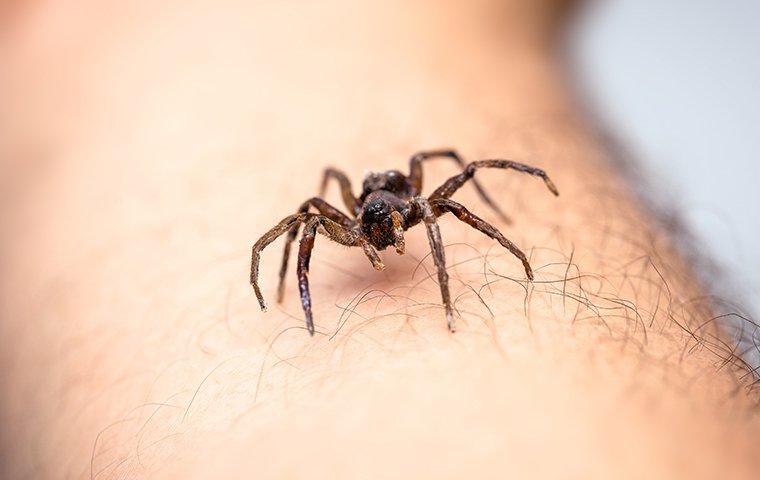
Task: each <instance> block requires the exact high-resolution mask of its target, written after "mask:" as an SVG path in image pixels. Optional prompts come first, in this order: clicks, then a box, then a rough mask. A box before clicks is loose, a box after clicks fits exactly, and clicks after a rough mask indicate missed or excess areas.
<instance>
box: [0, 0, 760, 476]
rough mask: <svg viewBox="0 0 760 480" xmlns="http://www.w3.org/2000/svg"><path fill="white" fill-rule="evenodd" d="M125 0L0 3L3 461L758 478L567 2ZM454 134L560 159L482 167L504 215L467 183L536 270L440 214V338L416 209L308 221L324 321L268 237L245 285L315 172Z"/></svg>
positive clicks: (510, 151) (470, 203) (463, 145)
mask: <svg viewBox="0 0 760 480" xmlns="http://www.w3.org/2000/svg"><path fill="white" fill-rule="evenodd" d="M82 3H83V4H84V3H86V2H82ZM252 3H253V4H252ZM115 5H117V4H114V5H108V4H107V2H97V3H93V4H87V5H82V6H81V8H78V9H77V8H72V7H71V5H69V4H67V5H66V6H64V5H62V4H58V3H55V2H50V3H39V4H34V5H32V6H29V7H24V6H18V7H15V8H13V9H11V11H9V12H8V14H7V15H6V16H5V18H6V20H5V24H4V28H5V29H6V33H7V34H6V35H5V36H4V37H3V39H2V40H0V42H2V53H3V55H4V58H5V61H4V63H5V65H6V67H9V68H7V71H8V72H9V74H8V75H3V76H2V80H0V82H2V83H0V88H1V89H2V90H0V95H1V96H2V98H3V101H2V102H0V109H2V111H0V113H1V115H0V119H1V120H0V121H2V122H3V125H2V129H0V130H2V131H3V132H4V135H5V136H4V137H2V138H1V140H2V143H0V162H2V164H0V168H2V171H3V173H2V175H0V182H2V184H0V185H1V188H2V191H3V195H4V197H3V202H2V205H1V206H0V212H1V213H2V216H3V237H2V250H0V252H1V254H2V258H1V259H0V260H1V262H0V264H1V265H2V267H0V268H2V278H1V279H0V292H2V293H1V295H2V297H1V298H0V300H1V301H0V308H1V309H2V310H0V315H1V318H2V321H0V338H1V339H2V350H0V362H1V363H0V366H1V367H2V372H3V374H2V377H0V382H2V383H0V388H1V389H2V392H3V394H2V395H3V396H2V400H1V402H0V415H1V417H0V420H1V421H2V425H3V429H2V433H1V434H0V435H1V436H0V442H1V443H0V448H1V450H0V452H1V453H2V458H1V459H0V460H1V461H0V477H2V478H75V479H78V478H99V479H103V478H148V477H150V478H160V479H175V478H177V479H178V478H183V479H187V478H192V479H194V478H197V479H207V478H304V477H306V476H309V477H311V478H505V477H507V478H511V477H515V478H525V477H528V476H529V477H532V478H558V477H561V478H715V477H726V476H727V477H733V478H756V474H757V468H758V463H760V462H758V460H757V455H756V453H757V438H760V423H759V422H758V418H757V415H756V413H755V412H756V406H755V405H756V397H755V394H754V392H753V391H752V390H750V389H748V388H746V386H747V385H748V384H750V383H751V378H748V377H747V376H746V375H745V371H744V370H742V366H741V364H740V362H739V361H738V360H737V359H735V358H734V357H732V356H731V349H732V346H733V345H732V344H731V342H730V341H728V340H726V339H725V338H724V337H721V334H720V332H719V331H718V330H717V326H716V322H711V321H710V319H711V318H713V317H714V316H715V315H717V313H719V312H715V311H714V310H713V309H711V307H710V305H709V304H708V303H707V300H706V290H705V289H704V288H703V287H702V286H700V285H699V283H698V282H697V281H696V280H695V275H694V274H693V272H691V271H690V270H689V268H688V266H687V265H685V263H684V262H683V261H682V260H681V257H680V255H679V253H678V252H677V251H676V250H674V249H673V248H672V247H671V246H670V242H669V240H668V238H667V236H666V235H665V234H664V233H663V232H662V231H660V229H659V227H658V225H657V224H656V223H655V222H654V221H653V219H652V217H651V215H650V214H649V213H648V212H646V211H645V210H644V209H643V208H642V207H641V206H640V204H639V203H638V201H637V200H636V199H635V198H634V196H633V195H632V194H631V193H630V190H629V188H628V186H627V185H626V184H625V182H624V181H623V180H622V179H621V178H620V175H619V174H618V172H617V171H616V169H615V168H614V167H612V166H611V165H612V164H611V163H609V159H610V158H611V157H614V153H610V152H607V151H605V150H604V149H603V148H602V147H601V145H600V143H599V142H598V141H597V137H596V136H595V135H594V133H593V130H592V129H591V128H590V126H589V125H588V124H587V123H586V122H585V121H584V119H583V117H582V116H581V115H580V113H579V112H580V109H579V108H578V106H577V104H576V103H575V101H574V97H573V95H572V93H571V91H570V90H569V89H568V88H566V86H565V80H564V78H565V77H564V76H563V74H562V72H561V70H559V69H558V67H557V63H556V59H555V57H554V56H553V54H552V53H551V52H552V50H551V48H550V46H551V45H552V43H551V40H550V38H551V35H550V33H551V32H554V31H555V30H554V29H556V28H557V21H556V18H557V16H558V15H559V13H557V12H559V11H561V10H562V8H561V7H560V6H558V5H555V3H554V2H551V1H546V2H525V3H520V2H516V1H506V2H491V1H488V0H483V1H480V2H461V3H456V2H432V1H431V2H426V1H421V2H412V3H410V2H398V3H396V2H374V1H367V2H361V3H359V4H357V3H356V2H343V1H339V0H335V1H330V2H322V3H320V4H317V3H313V4H312V3H309V4H302V3H300V2H298V3H297V2H272V3H271V4H270V3H264V4H255V2H235V1H231V2H228V3H226V4H224V5H220V4H219V2H207V3H204V2H200V3H197V4H194V5H193V6H192V7H189V6H187V5H186V4H183V3H181V2H177V3H173V2H169V3H165V4H163V5H161V6H156V5H152V4H151V5H145V6H124V5H122V4H121V3H119V4H118V6H115ZM8 8H10V7H8ZM82 11H84V12H88V13H86V14H85V13H82ZM11 119H12V121H10V120H11ZM444 147H455V148H457V149H458V151H459V152H460V153H461V154H462V155H463V156H464V157H465V159H466V160H468V161H469V160H479V159H481V158H509V159H512V160H515V161H520V162H523V163H527V164H530V165H534V166H536V167H539V168H542V169H544V170H546V171H547V173H549V174H550V176H551V178H552V180H554V183H555V184H556V185H557V188H558V189H559V191H560V192H561V196H560V197H558V198H555V197H553V196H552V195H548V194H547V193H546V191H545V190H544V186H543V185H542V183H541V182H540V181H537V180H536V179H534V178H530V177H527V176H521V175H520V174H517V173H510V172H504V171H488V172H487V173H478V180H479V181H480V182H481V183H482V184H483V186H484V188H485V189H486V190H487V191H488V192H489V194H490V195H491V196H492V198H494V200H495V201H497V202H498V203H499V205H500V207H501V208H502V209H503V210H504V212H505V213H506V214H507V215H508V216H509V217H510V218H511V219H512V224H511V225H508V224H506V223H504V222H503V221H502V220H501V219H500V218H499V217H498V216H497V215H494V214H493V213H492V212H491V211H490V210H489V209H488V207H487V206H486V205H484V204H483V203H482V202H481V201H480V200H479V198H478V195H477V194H476V192H475V190H474V189H473V188H472V186H470V187H464V188H462V190H461V192H457V193H456V195H455V196H454V197H453V199H454V200H456V201H457V202H459V203H462V204H464V205H466V206H467V207H468V208H469V209H470V210H472V211H473V212H474V213H476V214H478V215H479V216H481V217H483V218H484V219H486V220H488V221H490V222H491V223H493V224H494V225H495V226H497V227H499V228H500V229H501V231H502V232H503V233H504V234H505V235H506V236H508V237H509V238H510V239H511V240H512V241H514V242H515V244H516V245H518V246H519V247H520V248H521V249H522V250H524V251H525V252H526V254H527V255H528V257H529V259H530V263H531V265H532V267H533V270H534V272H535V280H534V282H532V283H531V282H528V281H527V279H526V277H525V272H524V270H523V268H522V265H521V264H520V262H519V261H517V260H516V259H515V258H514V257H513V256H511V255H510V254H509V252H506V251H505V250H504V249H503V248H502V247H501V246H500V245H499V244H498V243H497V242H495V241H494V240H491V239H489V238H487V237H485V236H483V235H482V234H479V233H478V232H476V231H474V230H472V229H470V228H469V227H466V226H464V225H463V224H461V223H459V222H457V221H456V220H455V219H454V218H449V219H448V220H446V219H445V218H446V216H444V217H442V219H441V234H442V237H443V240H444V243H445V244H446V245H447V247H446V259H447V263H448V266H449V270H448V272H449V276H450V281H449V284H450V287H451V297H452V301H453V304H454V308H455V317H456V318H455V320H456V325H457V332H456V333H454V334H452V333H450V332H449V330H448V329H447V326H446V319H445V316H444V312H443V308H442V306H441V302H440V293H439V291H438V289H437V285H436V283H435V278H436V277H435V270H434V268H433V265H432V261H431V259H430V258H429V257H427V258H425V257H426V255H427V253H428V245H427V240H426V237H425V232H424V228H423V227H421V226H418V227H416V228H415V229H412V230H409V231H408V232H406V233H405V254H404V255H403V256H399V255H397V254H396V252H395V251H394V249H393V248H389V249H386V250H385V251H383V252H381V256H382V261H383V263H384V264H385V269H384V270H383V271H382V272H377V271H375V269H373V267H372V265H371V263H370V262H369V261H367V258H366V257H365V256H364V254H363V253H362V250H361V249H360V248H350V249H349V248H346V247H341V246H336V245H334V244H331V243H330V242H328V241H326V240H325V238H324V237H321V236H317V238H316V247H315V250H314V253H313V256H312V261H311V271H310V277H309V278H310V285H311V291H312V297H313V305H312V308H313V312H314V318H315V324H316V325H315V327H316V334H315V336H314V337H313V338H312V337H310V336H309V335H308V333H307V331H306V327H305V325H304V322H303V314H302V310H301V306H300V304H299V300H298V291H297V287H296V280H295V273H294V272H293V270H294V269H293V268H292V267H291V273H290V274H289V277H288V278H286V284H285V288H284V298H283V302H282V303H281V304H278V303H277V301H276V300H277V272H278V269H279V262H280V258H279V256H280V254H281V243H276V244H273V245H272V247H270V249H268V250H267V251H266V252H265V253H264V256H263V260H262V264H261V272H260V274H261V284H262V290H263V294H264V295H265V296H266V297H267V299H268V304H269V309H268V311H267V312H266V313H263V312H261V311H260V310H259V307H258V302H257V300H256V298H255V296H254V295H253V292H252V291H251V289H250V286H249V284H248V271H247V270H248V268H249V263H248V262H249V260H250V257H249V255H250V247H251V245H252V243H253V242H254V241H255V240H256V239H257V238H258V237H259V236H260V235H261V234H263V233H264V232H265V231H266V230H268V229H269V228H270V227H272V226H273V225H275V224H276V223H277V222H278V221H280V220H281V219H282V218H284V217H286V216H287V215H290V214H292V213H295V212H296V210H297V209H298V206H299V205H300V204H301V203H302V202H303V201H304V200H307V199H308V198H310V197H312V196H314V195H316V194H317V193H318V189H319V186H320V185H319V183H320V180H321V174H322V170H323V169H324V168H325V167H328V166H334V167H339V168H341V169H342V170H344V171H346V172H347V174H348V175H349V176H350V178H351V180H352V181H353V183H354V191H355V193H357V194H358V189H359V186H360V183H361V179H362V176H363V174H364V171H365V170H387V169H401V170H403V169H405V168H406V166H407V165H408V159H409V156H410V155H412V154H413V153H414V152H416V151H419V150H424V149H432V148H444ZM424 168H425V180H424V185H423V188H424V190H425V191H426V192H428V193H429V192H430V191H431V190H432V189H433V188H435V187H437V186H438V185H439V184H440V182H441V181H442V180H443V179H445V178H447V177H449V176H451V175H453V174H455V173H457V167H456V166H455V165H453V164H452V163H451V162H448V161H446V160H437V161H431V162H429V163H427V164H426V165H425V167H424ZM327 199H328V200H329V201H330V202H331V203H333V204H334V205H339V204H340V203H341V199H340V193H339V189H338V188H337V186H335V185H333V186H331V187H330V188H329V189H328V192H327ZM449 217H451V216H449ZM280 242H282V240H281V241H280ZM724 359H725V360H726V361H724Z"/></svg>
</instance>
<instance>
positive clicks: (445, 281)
mask: <svg viewBox="0 0 760 480" xmlns="http://www.w3.org/2000/svg"><path fill="white" fill-rule="evenodd" d="M412 205H414V206H415V207H416V208H418V209H419V213H420V216H421V217H422V221H423V222H424V223H425V229H426V230H427V237H428V242H429V243H430V252H431V253H432V255H433V263H435V268H436V270H437V272H438V286H439V287H440V289H441V300H442V301H443V308H444V309H445V310H446V322H447V324H448V326H449V330H450V331H451V332H454V331H455V328H454V310H453V309H452V307H451V295H450V294H449V274H448V272H447V271H446V256H445V252H444V249H443V240H442V239H441V229H440V228H439V227H438V222H437V221H436V217H435V213H434V212H433V209H432V208H431V207H430V204H429V203H428V201H427V199H426V198H424V197H415V198H413V199H412Z"/></svg>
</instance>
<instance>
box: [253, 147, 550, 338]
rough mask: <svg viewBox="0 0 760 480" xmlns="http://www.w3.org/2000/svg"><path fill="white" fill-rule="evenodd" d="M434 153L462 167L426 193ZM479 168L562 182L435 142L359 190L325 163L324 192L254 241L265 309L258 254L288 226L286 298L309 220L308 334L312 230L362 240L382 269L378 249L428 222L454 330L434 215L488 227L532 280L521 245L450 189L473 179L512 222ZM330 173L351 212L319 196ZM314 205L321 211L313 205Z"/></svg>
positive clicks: (303, 276)
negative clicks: (294, 251)
mask: <svg viewBox="0 0 760 480" xmlns="http://www.w3.org/2000/svg"><path fill="white" fill-rule="evenodd" d="M432 158H449V159H451V160H453V161H454V162H456V163H457V164H458V165H459V167H460V168H461V169H462V172H461V173H460V174H458V175H455V176H453V177H451V178H449V179H448V180H446V181H445V182H444V183H443V185H441V186H440V187H438V188H437V189H436V190H435V191H434V192H433V193H432V194H431V195H430V196H428V197H424V196H422V195H421V193H422V163H423V162H424V161H426V160H428V159H432ZM480 168H502V169H512V170H517V171H518V172H523V173H527V174H530V175H535V176H537V177H540V178H541V179H543V181H544V183H545V184H546V186H547V188H548V189H549V190H550V191H551V192H552V193H553V194H554V195H559V192H558V191H557V188H556V187H555V186H554V184H553V183H552V181H551V180H550V179H549V177H548V176H547V175H546V173H545V172H544V171H543V170H541V169H538V168H534V167H530V166H528V165H523V164H522V163H517V162H513V161H511V160H479V161H475V162H470V163H468V164H466V165H465V162H464V160H463V159H462V157H461V156H459V154H458V153H457V152H456V151H454V150H434V151H425V152H420V153H417V154H416V155H414V156H412V158H411V159H410V161H409V174H408V175H404V174H403V173H401V172H400V171H398V170H388V171H386V172H382V173H368V174H367V176H366V177H365V178H364V183H363V186H362V193H361V195H360V196H359V198H356V197H355V196H354V195H353V193H352V192H351V182H350V181H349V179H348V177H347V176H346V175H345V174H344V173H343V172H341V171H340V170H336V169H334V168H327V169H325V171H324V175H323V177H322V184H321V188H320V194H319V196H318V197H313V198H310V199H308V200H306V201H305V202H303V203H302V204H301V206H300V208H299V209H298V212H297V213H295V214H294V215H290V216H288V217H285V218H284V219H283V220H282V221H281V222H280V223H278V224H277V225H276V226H275V227H274V228H272V229H271V230H269V231H268V232H267V233H265V234H264V235H263V236H262V237H261V238H259V240H258V241H257V242H256V243H255V244H254V245H253V253H252V256H251V257H252V258H251V285H252V286H253V290H254V292H255V293H256V298H257V299H258V301H259V305H260V307H261V310H262V311H266V308H267V307H266V302H265V301H264V296H263V295H262V294H261V289H260V287H259V281H258V277H259V260H260V257H261V252H262V250H264V248H266V246H267V245H269V244H270V243H272V242H273V241H274V240H275V239H276V238H278V237H279V236H280V235H282V234H284V233H286V232H287V234H288V236H287V239H286V240H285V250H284V252H283V257H282V263H281V266H280V282H279V286H278V288H277V302H278V303H280V302H282V299H283V294H284V291H285V288H284V287H285V282H284V280H285V273H286V272H287V270H288V258H289V257H290V248H291V244H292V243H293V241H294V240H295V238H296V235H298V230H299V228H300V227H301V225H303V234H302V236H301V242H300V244H299V248H298V265H297V272H296V273H297V275H298V289H299V291H300V294H301V304H302V306H303V311H304V315H305V317H306V328H307V329H308V331H309V334H310V335H312V336H313V335H314V319H313V317H312V312H311V294H310V293H309V260H310V259H311V251H312V248H313V247H314V238H315V236H316V234H317V232H319V233H321V234H322V235H325V236H326V237H327V238H329V239H330V240H332V241H334V242H337V243H340V244H342V245H346V246H349V247H361V248H362V250H363V251H364V254H365V255H366V256H367V258H368V259H369V261H370V262H372V265H373V266H374V268H375V269H376V270H382V269H383V268H385V265H383V262H382V260H381V259H380V256H379V255H378V253H377V251H378V250H384V249H385V248H386V247H389V246H391V245H393V247H394V248H395V250H396V253H398V254H399V255H401V254H403V253H404V231H405V230H407V229H409V228H411V227H413V226H415V225H417V224H418V223H420V222H422V223H424V224H425V228H426V229H427V237H428V241H429V243H430V250H431V253H432V256H433V262H434V263H435V267H436V270H437V272H438V285H439V286H440V289H441V299H442V301H443V306H444V309H445V311H446V320H447V323H448V327H449V330H450V331H451V332H454V330H455V329H454V314H453V310H452V307H451V297H450V295H449V285H448V280H449V276H448V273H447V272H446V259H445V257H444V249H443V242H442V240H441V232H440V230H439V228H438V224H437V222H436V218H437V217H440V216H441V215H443V214H444V213H447V212H449V213H452V214H453V215H454V216H455V217H457V218H458V219H459V220H461V221H462V222H464V223H466V224H468V225H470V226H471V227H473V228H475V229H476V230H479V231H480V232H482V233H484V234H485V235H487V236H489V237H491V238H493V239H495V240H497V241H498V242H499V243H500V244H501V245H502V246H503V247H504V248H506V249H507V250H509V251H510V252H511V253H512V254H513V255H514V256H515V257H517V258H518V259H519V260H520V261H521V262H522V265H523V268H524V269H525V274H526V275H527V277H528V279H529V280H533V270H532V269H531V267H530V263H528V258H527V257H526V256H525V254H524V253H523V252H522V250H520V249H519V248H517V246H516V245H515V244H514V243H512V242H511V241H510V240H509V239H507V238H506V237H505V236H504V235H502V233H501V232H499V230H497V229H496V228H495V227H494V226H493V225H491V224H489V223H488V222H486V221H485V220H483V219H481V218H479V217H478V216H477V215H475V214H474V213H472V212H470V211H469V210H468V209H467V208H465V207H464V205H461V204H459V203H457V202H455V201H453V200H451V199H450V197H451V196H452V195H453V194H454V192H456V191H457V190H458V189H459V188H460V187H461V186H462V185H464V184H465V183H466V182H467V181H468V180H472V183H473V185H474V187H475V189H476V190H477V192H478V194H479V195H480V198H481V199H482V200H483V201H484V202H485V203H486V204H487V205H488V206H489V207H491V208H492V209H493V210H494V211H495V212H496V213H497V214H498V215H499V217H500V218H501V219H502V220H503V221H505V222H509V219H508V218H507V216H506V215H504V213H503V212H502V210H501V209H500V208H499V207H498V205H497V204H496V203H494V201H493V200H492V199H491V197H489V196H488V194H487V193H486V192H485V190H483V187H482V186H481V185H480V184H479V183H478V182H477V180H475V179H474V178H473V177H474V175H475V172H476V171H477V170H478V169H480ZM330 179H333V180H335V181H337V182H338V184H339V185H340V190H341V194H342V197H343V203H344V204H345V206H346V208H347V209H348V212H349V215H346V214H345V213H343V212H341V211H340V210H338V209H337V208H335V207H333V206H332V205H330V204H329V203H327V202H326V201H325V200H323V199H322V198H321V197H323V196H324V194H325V190H326V187H327V183H328V181H329V180H330ZM311 208H313V209H315V210H316V211H317V212H319V213H311V212H309V210H310V209H311Z"/></svg>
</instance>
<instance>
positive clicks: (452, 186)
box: [430, 160, 559, 200]
mask: <svg viewBox="0 0 760 480" xmlns="http://www.w3.org/2000/svg"><path fill="white" fill-rule="evenodd" d="M479 168H503V169H512V170H517V171H518V172H523V173H527V174H529V175H535V176H536V177H540V178H541V179H542V180H543V181H544V183H545V184H546V188H548V189H549V191H550V192H552V193H553V194H554V195H559V191H558V190H557V187H555V186H554V183H553V182H552V181H551V180H550V179H549V176H548V175H547V174H546V172H544V171H543V170H541V169H540V168H535V167H531V166H529V165H524V164H522V163H517V162H513V161H511V160H478V161H475V162H471V163H469V164H468V165H467V167H466V168H465V169H464V172H462V173H460V174H459V175H455V176H453V177H451V178H449V179H448V180H446V181H445V182H444V183H443V185H441V186H440V187H438V188H437V189H436V190H435V191H434V192H433V194H432V195H430V200H435V199H437V198H449V197H451V196H452V195H453V194H454V192H456V191H457V190H459V188H460V187H461V186H462V185H464V184H465V183H466V182H467V181H468V180H473V181H474V179H473V177H474V176H475V171H476V170H477V169H479Z"/></svg>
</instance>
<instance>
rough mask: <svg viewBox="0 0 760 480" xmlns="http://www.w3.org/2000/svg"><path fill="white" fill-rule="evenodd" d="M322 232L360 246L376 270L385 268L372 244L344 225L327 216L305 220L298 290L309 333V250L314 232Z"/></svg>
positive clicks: (310, 327)
mask: <svg viewBox="0 0 760 480" xmlns="http://www.w3.org/2000/svg"><path fill="white" fill-rule="evenodd" d="M317 232H319V233H322V234H323V235H325V236H326V237H327V238H329V239H330V240H332V241H334V242H336V243H340V244H342V245H346V246H349V247H356V246H360V247H362V250H364V254H365V255H366V256H367V257H368V258H369V259H370V261H371V262H372V265H373V266H374V267H375V269H377V270H382V269H383V268H385V266H384V265H383V263H382V261H380V256H379V255H378V254H377V251H376V250H375V249H374V248H373V247H372V245H370V244H369V242H367V240H366V239H365V238H364V237H362V236H361V235H360V234H358V233H356V232H354V231H352V230H349V229H347V228H345V227H344V226H342V225H340V224H338V223H335V222H333V221H332V220H330V219H329V218H327V217H325V216H322V215H319V216H315V217H312V218H311V219H309V220H307V221H306V224H305V225H304V228H303V235H302V236H301V243H300V244H299V247H298V267H297V269H296V274H297V275H298V290H299V292H300V295H301V305H302V306H303V312H304V316H305V317H306V328H307V329H308V330H309V334H310V335H312V336H313V335H314V318H313V316H312V313H311V292H310V291H309V262H310V260H311V251H312V249H313V248H314V239H315V236H316V233H317Z"/></svg>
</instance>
